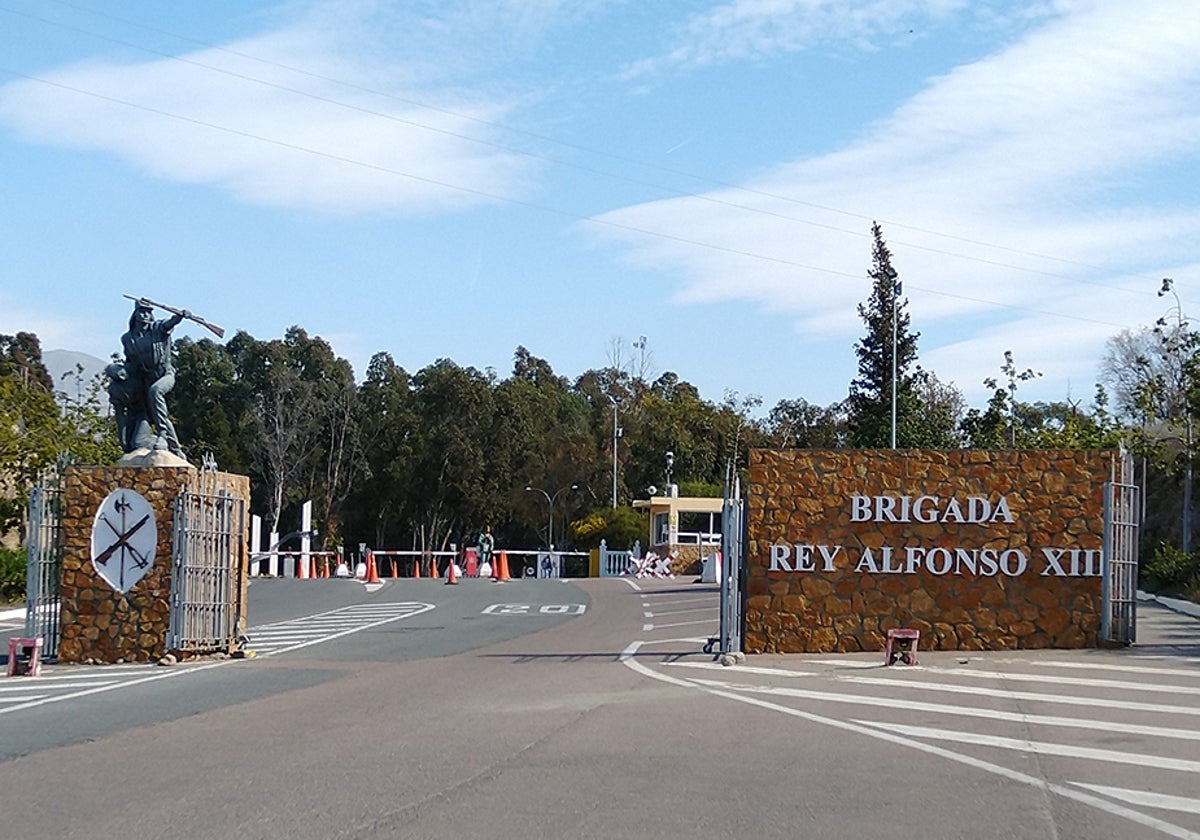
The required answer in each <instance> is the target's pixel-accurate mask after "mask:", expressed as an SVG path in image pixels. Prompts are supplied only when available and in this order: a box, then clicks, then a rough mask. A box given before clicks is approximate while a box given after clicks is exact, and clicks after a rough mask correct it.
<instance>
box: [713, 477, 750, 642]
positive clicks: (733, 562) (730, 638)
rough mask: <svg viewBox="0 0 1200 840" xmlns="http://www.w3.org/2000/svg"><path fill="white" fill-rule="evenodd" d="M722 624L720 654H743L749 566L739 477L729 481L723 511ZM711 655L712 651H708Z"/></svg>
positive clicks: (744, 512) (726, 483) (743, 505)
mask: <svg viewBox="0 0 1200 840" xmlns="http://www.w3.org/2000/svg"><path fill="white" fill-rule="evenodd" d="M721 555H722V558H723V560H724V562H723V563H722V566H721V624H720V629H719V631H718V633H719V638H718V639H717V643H718V645H719V650H718V653H719V654H726V653H739V654H740V653H741V652H742V619H743V609H742V580H743V574H742V573H743V570H744V569H745V567H746V502H745V500H744V499H743V498H742V484H741V480H740V479H738V478H737V476H736V475H735V476H733V477H732V480H727V481H726V482H725V498H724V504H723V505H722V509H721ZM706 650H709V651H710V652H711V648H706Z"/></svg>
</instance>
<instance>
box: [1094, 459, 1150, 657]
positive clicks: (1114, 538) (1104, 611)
mask: <svg viewBox="0 0 1200 840" xmlns="http://www.w3.org/2000/svg"><path fill="white" fill-rule="evenodd" d="M1132 477H1133V459H1132V457H1131V456H1129V455H1128V454H1127V453H1122V455H1121V458H1120V461H1119V463H1117V462H1114V464H1113V475H1112V479H1111V480H1110V481H1108V482H1105V484H1104V552H1103V559H1102V561H1101V567H1102V571H1101V573H1102V575H1103V581H1104V583H1103V586H1102V598H1103V603H1102V606H1101V613H1100V638H1101V640H1102V641H1105V642H1109V643H1113V644H1120V645H1130V644H1133V643H1134V642H1135V641H1137V573H1138V512H1139V510H1140V508H1139V506H1138V486H1137V485H1136V484H1134V483H1133V481H1132Z"/></svg>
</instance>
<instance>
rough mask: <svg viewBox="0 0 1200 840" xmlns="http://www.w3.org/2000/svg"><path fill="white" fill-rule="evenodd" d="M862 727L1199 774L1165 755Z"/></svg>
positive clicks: (1191, 764)
mask: <svg viewBox="0 0 1200 840" xmlns="http://www.w3.org/2000/svg"><path fill="white" fill-rule="evenodd" d="M854 723H857V724H858V725H859V726H869V727H876V728H886V729H887V731H888V732H898V733H900V734H901V735H908V736H910V737H912V738H928V739H931V740H934V741H953V742H955V743H958V744H974V745H976V746H981V747H997V748H999V749H1002V750H1019V751H1020V752H1030V753H1037V754H1038V755H1057V756H1065V757H1068V758H1086V759H1089V760H1092V761H1103V762H1107V763H1110V764H1132V765H1135V766H1138V767H1155V768H1158V769H1165V770H1178V771H1180V772H1183V773H1200V761H1191V760H1189V759H1184V758H1171V757H1169V756H1162V755H1145V754H1143V753H1127V752H1121V751H1120V750H1104V749H1098V748H1096V747H1080V746H1075V745H1073V744H1055V743H1049V742H1047V741H1029V740H1026V739H1024V738H1005V737H1003V736H1000V735H983V734H980V733H978V732H961V731H958V730H953V729H939V728H937V727H933V726H909V725H907V724H903V723H880V722H878V721H873V720H856V721H854Z"/></svg>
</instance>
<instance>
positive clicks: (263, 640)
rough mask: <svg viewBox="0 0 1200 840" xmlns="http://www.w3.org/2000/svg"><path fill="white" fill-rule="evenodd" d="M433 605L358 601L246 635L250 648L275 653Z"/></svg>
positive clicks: (407, 614) (390, 619)
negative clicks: (351, 604)
mask: <svg viewBox="0 0 1200 840" xmlns="http://www.w3.org/2000/svg"><path fill="white" fill-rule="evenodd" d="M433 608H434V605H433V604H426V603H422V602H417V601H406V602H403V603H397V604H371V605H364V604H356V605H354V606H350V607H342V608H341V609H336V610H330V611H329V612H327V613H319V614H318V615H315V616H307V617H305V618H298V619H292V620H289V621H281V622H278V623H276V624H266V625H262V626H260V627H251V628H250V631H249V632H248V633H247V634H246V635H247V636H248V637H249V639H250V641H249V643H248V647H249V649H250V650H252V651H254V652H255V654H256V655H258V656H275V655H277V654H280V653H287V652H289V651H294V650H300V649H301V648H306V647H311V646H312V645H317V644H321V643H322V642H328V641H332V640H333V639H339V638H341V637H343V636H348V635H350V634H351V633H359V632H362V631H363V630H369V629H371V628H372V627H378V626H380V625H381V624H389V623H391V622H393V621H400V620H401V619H404V618H411V617H412V616H415V615H420V614H421V613H425V612H428V611H430V610H432V609H433Z"/></svg>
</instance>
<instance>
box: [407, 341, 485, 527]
mask: <svg viewBox="0 0 1200 840" xmlns="http://www.w3.org/2000/svg"><path fill="white" fill-rule="evenodd" d="M413 384H414V389H415V390H414V396H415V401H414V407H415V409H416V414H417V418H418V419H417V422H418V424H419V425H420V427H421V428H422V430H423V432H422V435H421V437H420V440H419V449H418V450H417V451H416V452H415V453H414V455H415V458H416V474H415V477H414V483H413V488H412V492H413V499H412V501H413V505H412V510H411V514H410V515H411V522H410V524H411V526H412V528H413V531H414V533H415V539H416V542H417V544H418V545H419V547H420V548H421V549H443V548H445V547H446V546H447V545H449V544H450V543H451V542H458V541H460V540H461V539H463V538H467V537H469V536H470V529H472V528H473V527H475V525H476V524H477V523H476V522H475V519H476V517H477V516H478V515H479V514H478V511H479V510H480V509H481V507H482V505H481V502H482V501H483V499H484V496H485V493H484V490H483V485H482V482H481V479H482V478H483V476H484V474H485V472H486V470H487V465H488V452H487V445H488V437H489V435H488V433H489V430H490V428H491V425H492V417H493V414H494V410H495V402H494V399H493V393H492V380H491V379H490V378H489V377H488V376H487V375H485V374H483V373H481V372H480V371H478V370H476V369H475V368H471V367H466V368H463V367H460V366H458V365H457V364H455V363H454V362H452V361H450V360H449V359H439V360H438V361H436V362H434V363H433V364H432V365H429V366H427V367H425V368H422V369H421V370H420V371H418V372H417V374H416V375H415V376H414V377H413Z"/></svg>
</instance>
